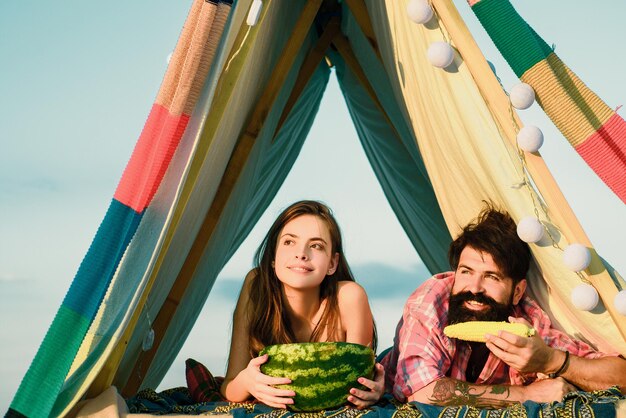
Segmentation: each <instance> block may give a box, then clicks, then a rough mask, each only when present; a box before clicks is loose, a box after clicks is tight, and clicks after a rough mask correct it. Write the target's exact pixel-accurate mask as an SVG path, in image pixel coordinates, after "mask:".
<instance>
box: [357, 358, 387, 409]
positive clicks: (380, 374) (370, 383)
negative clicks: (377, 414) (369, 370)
mask: <svg viewBox="0 0 626 418" xmlns="http://www.w3.org/2000/svg"><path fill="white" fill-rule="evenodd" d="M358 382H359V383H360V384H362V385H363V386H365V387H366V388H368V389H369V390H360V389H357V388H352V389H350V395H349V396H348V401H349V402H351V403H352V404H354V406H356V407H357V408H358V409H363V408H367V407H368V406H371V405H374V404H375V403H376V402H378V400H379V399H380V398H381V397H382V396H383V393H385V369H384V367H383V366H382V364H380V363H376V365H375V366H374V380H370V379H366V378H364V377H359V380H358Z"/></svg>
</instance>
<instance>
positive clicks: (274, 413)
mask: <svg viewBox="0 0 626 418" xmlns="http://www.w3.org/2000/svg"><path fill="white" fill-rule="evenodd" d="M620 399H624V396H623V395H621V394H620V392H619V390H618V389H617V388H611V389H608V390H602V391H594V392H572V393H569V394H568V395H567V396H566V397H565V399H564V400H563V401H562V402H553V403H543V404H538V403H535V402H530V401H528V402H524V403H523V404H519V403H518V404H514V405H512V406H509V407H507V408H503V409H478V408H475V407H471V406H461V407H451V406H448V407H438V406H433V405H426V404H420V403H417V402H409V403H400V402H397V401H396V400H395V399H393V397H391V396H388V395H387V396H385V397H384V398H383V399H381V400H380V402H378V403H377V404H376V405H374V406H373V407H371V408H368V409H364V410H358V409H356V408H350V407H347V406H344V407H341V408H338V409H334V410H326V411H320V412H314V413H295V412H289V411H285V410H282V409H274V408H270V407H268V406H266V405H263V404H260V403H254V402H249V403H233V402H223V401H217V402H215V401H214V402H196V401H194V400H193V398H192V396H191V392H190V391H189V389H188V388H186V387H179V388H174V389H168V390H165V391H163V392H160V393H156V392H155V391H154V390H151V389H145V390H143V391H141V392H139V393H138V394H137V395H136V396H135V397H133V398H131V399H128V400H127V401H126V403H127V405H128V408H129V410H130V412H132V413H150V414H155V415H162V414H169V413H178V414H190V415H217V414H230V415H233V416H234V417H235V418H252V417H254V418H291V417H294V418H326V417H329V418H330V417H332V418H361V417H364V416H367V418H526V417H529V418H569V417H572V418H614V417H615V405H616V404H617V402H618V401H619V400H620Z"/></svg>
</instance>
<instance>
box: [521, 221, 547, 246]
mask: <svg viewBox="0 0 626 418" xmlns="http://www.w3.org/2000/svg"><path fill="white" fill-rule="evenodd" d="M543 234H544V228H543V225H542V224H541V222H539V219H537V218H535V217H534V216H525V217H523V218H522V219H520V221H519V223H518V224H517V236H519V237H520V239H521V240H522V241H524V242H538V241H541V238H543Z"/></svg>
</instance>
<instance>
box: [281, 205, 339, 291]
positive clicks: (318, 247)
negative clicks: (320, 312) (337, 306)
mask: <svg viewBox="0 0 626 418" xmlns="http://www.w3.org/2000/svg"><path fill="white" fill-rule="evenodd" d="M332 250H333V249H332V240H331V236H330V231H329V229H328V226H327V225H326V222H324V221H323V220H322V219H321V218H319V217H317V216H315V215H302V216H299V217H297V218H295V219H292V220H291V221H289V222H287V224H286V225H285V226H284V227H283V229H282V231H280V234H279V236H278V242H277V244H276V257H275V258H274V271H275V272H276V276H277V277H278V279H279V280H280V281H281V283H282V284H283V286H285V288H286V289H287V288H291V289H294V290H307V289H312V288H315V287H319V286H320V284H321V283H322V281H323V280H324V278H325V277H326V275H330V274H333V273H334V272H335V270H336V269H337V262H338V260H339V254H338V253H333V252H332Z"/></svg>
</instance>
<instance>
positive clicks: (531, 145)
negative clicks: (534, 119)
mask: <svg viewBox="0 0 626 418" xmlns="http://www.w3.org/2000/svg"><path fill="white" fill-rule="evenodd" d="M517 145H519V147H520V148H521V149H522V150H524V151H526V152H537V151H539V148H541V146H542V145H543V132H541V129H539V128H537V127H536V126H533V125H526V126H524V127H523V128H522V129H520V130H519V132H518V133H517Z"/></svg>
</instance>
